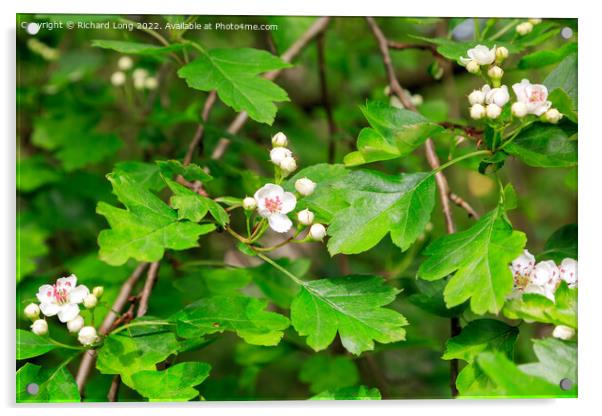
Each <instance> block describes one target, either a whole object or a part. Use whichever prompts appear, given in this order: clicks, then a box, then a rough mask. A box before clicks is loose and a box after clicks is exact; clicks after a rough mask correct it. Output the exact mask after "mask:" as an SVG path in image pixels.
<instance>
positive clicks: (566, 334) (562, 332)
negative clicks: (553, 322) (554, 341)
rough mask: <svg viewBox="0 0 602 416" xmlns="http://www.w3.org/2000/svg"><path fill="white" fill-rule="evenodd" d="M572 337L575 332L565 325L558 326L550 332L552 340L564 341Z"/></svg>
mask: <svg viewBox="0 0 602 416" xmlns="http://www.w3.org/2000/svg"><path fill="white" fill-rule="evenodd" d="M574 335H575V330H574V329H573V328H571V327H570V326H566V325H558V326H557V327H555V328H554V331H552V336H553V337H554V338H558V339H562V340H564V341H566V340H568V339H571V338H573V336H574Z"/></svg>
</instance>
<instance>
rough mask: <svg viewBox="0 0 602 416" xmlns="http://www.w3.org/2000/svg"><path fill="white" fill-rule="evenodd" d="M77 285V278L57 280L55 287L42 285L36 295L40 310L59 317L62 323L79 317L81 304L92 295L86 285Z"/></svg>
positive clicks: (45, 313)
mask: <svg viewBox="0 0 602 416" xmlns="http://www.w3.org/2000/svg"><path fill="white" fill-rule="evenodd" d="M76 285H77V276H75V275H74V274H72V275H71V276H68V277H61V278H60V279H57V281H56V283H55V284H54V285H42V286H40V289H39V290H38V294H37V295H36V296H37V298H38V300H39V301H40V310H41V311H42V313H43V314H44V315H46V316H54V315H58V317H59V320H60V321H61V322H69V321H70V320H72V319H73V318H75V317H76V316H77V315H79V306H77V305H78V304H79V303H82V302H83V301H84V299H85V298H86V296H88V295H89V294H90V291H89V290H88V288H87V287H86V286H84V285H79V286H76Z"/></svg>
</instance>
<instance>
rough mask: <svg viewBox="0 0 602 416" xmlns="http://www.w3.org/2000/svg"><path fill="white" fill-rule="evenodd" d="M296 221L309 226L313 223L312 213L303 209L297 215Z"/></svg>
mask: <svg viewBox="0 0 602 416" xmlns="http://www.w3.org/2000/svg"><path fill="white" fill-rule="evenodd" d="M297 219H298V220H299V223H301V224H303V225H310V224H311V223H312V222H314V213H313V212H311V211H310V210H308V209H304V210H303V211H299V212H298V213H297Z"/></svg>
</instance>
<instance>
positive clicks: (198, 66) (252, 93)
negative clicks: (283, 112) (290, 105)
mask: <svg viewBox="0 0 602 416" xmlns="http://www.w3.org/2000/svg"><path fill="white" fill-rule="evenodd" d="M290 66H291V65H290V64H288V63H287V62H285V61H283V60H282V59H280V58H279V57H277V56H274V55H272V54H270V53H269V52H267V51H263V50H258V49H252V48H232V49H212V50H210V51H203V52H202V53H201V56H200V57H198V58H197V59H195V60H194V61H192V62H191V63H189V64H188V65H186V66H184V67H182V68H180V70H178V75H179V76H180V77H181V78H184V79H185V80H186V83H187V84H188V86H189V87H191V88H194V89H197V90H201V91H211V90H217V94H218V96H219V98H220V99H221V100H222V101H223V102H224V104H226V105H228V106H230V107H232V108H233V109H234V110H235V111H238V112H240V111H246V112H247V113H248V114H249V117H251V118H252V119H253V120H256V121H259V122H261V123H267V124H270V125H271V124H272V123H273V122H274V117H275V116H276V110H277V109H276V105H275V104H274V102H278V101H289V98H288V95H287V94H286V91H284V90H283V89H282V88H280V87H279V86H278V85H276V84H275V83H273V82H272V81H269V80H267V79H265V78H261V77H259V76H258V75H259V74H261V73H263V72H267V71H272V70H277V69H282V68H288V67H290Z"/></svg>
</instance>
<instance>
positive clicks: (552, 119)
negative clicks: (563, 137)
mask: <svg viewBox="0 0 602 416" xmlns="http://www.w3.org/2000/svg"><path fill="white" fill-rule="evenodd" d="M543 118H544V120H545V121H547V122H548V123H552V124H556V123H558V122H559V121H560V119H561V118H562V114H561V113H560V111H558V110H557V109H555V108H550V109H549V110H548V111H546V112H545V113H544V115H543Z"/></svg>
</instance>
